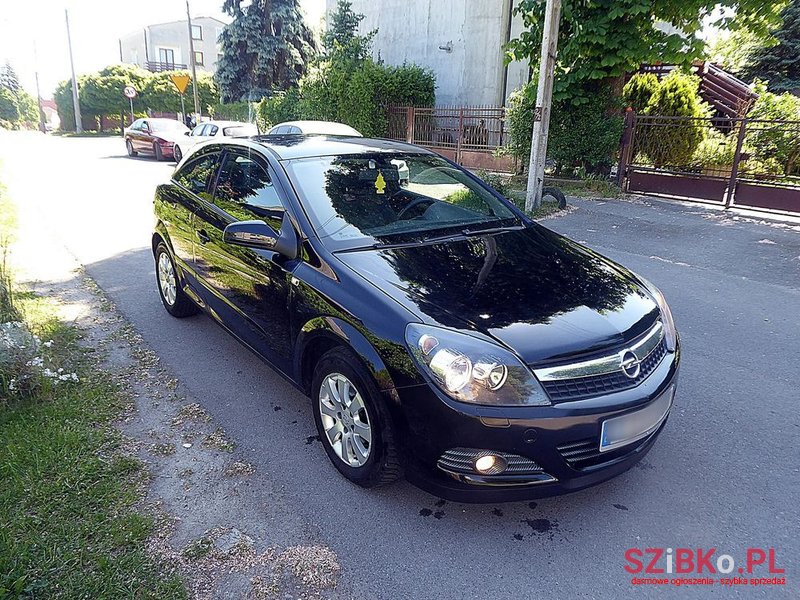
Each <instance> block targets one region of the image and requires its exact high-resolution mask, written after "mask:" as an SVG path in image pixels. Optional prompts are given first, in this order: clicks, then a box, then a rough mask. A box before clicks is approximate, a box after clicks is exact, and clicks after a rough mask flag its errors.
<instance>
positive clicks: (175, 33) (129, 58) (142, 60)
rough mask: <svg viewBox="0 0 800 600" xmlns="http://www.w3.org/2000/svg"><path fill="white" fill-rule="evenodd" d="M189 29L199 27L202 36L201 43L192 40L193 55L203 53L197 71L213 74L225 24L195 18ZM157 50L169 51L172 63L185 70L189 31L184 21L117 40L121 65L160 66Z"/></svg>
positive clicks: (208, 19) (151, 28)
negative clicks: (170, 50)
mask: <svg viewBox="0 0 800 600" xmlns="http://www.w3.org/2000/svg"><path fill="white" fill-rule="evenodd" d="M192 25H199V26H200V27H201V28H202V36H203V39H202V40H194V49H195V51H196V52H202V53H203V64H202V65H201V64H197V68H198V69H200V70H204V71H210V72H214V71H215V70H216V63H217V57H218V54H219V44H218V43H217V38H218V36H219V34H220V33H222V28H223V27H224V24H223V23H222V22H220V21H217V20H216V19H213V18H210V17H197V18H194V19H192ZM145 38H146V39H147V45H146V46H145ZM159 48H169V49H172V51H173V53H174V58H175V63H176V64H184V65H187V66H188V65H189V64H190V62H189V28H188V25H187V23H186V21H173V22H171V23H159V24H157V25H150V26H148V27H146V28H145V29H142V30H139V31H136V32H133V33H130V34H128V35H126V36H124V37H122V38H120V49H121V60H122V62H124V63H130V64H136V65H139V66H141V67H145V66H146V62H147V61H150V62H160V58H159Z"/></svg>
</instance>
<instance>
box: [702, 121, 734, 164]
mask: <svg viewBox="0 0 800 600" xmlns="http://www.w3.org/2000/svg"><path fill="white" fill-rule="evenodd" d="M736 142H737V134H736V132H734V133H732V134H728V135H725V134H723V133H721V132H720V131H718V130H716V129H711V130H709V132H708V135H707V136H706V137H705V139H704V140H703V141H702V142H700V144H699V145H698V146H697V149H696V150H695V151H694V154H693V155H692V161H691V162H692V166H693V167H695V168H699V169H709V170H713V171H730V169H731V168H732V167H733V158H734V156H735V154H736Z"/></svg>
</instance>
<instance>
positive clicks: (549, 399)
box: [152, 135, 680, 502]
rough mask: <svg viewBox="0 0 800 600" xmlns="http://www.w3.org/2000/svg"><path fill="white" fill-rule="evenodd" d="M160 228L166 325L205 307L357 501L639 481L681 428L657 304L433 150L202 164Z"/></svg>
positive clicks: (172, 188)
mask: <svg viewBox="0 0 800 600" xmlns="http://www.w3.org/2000/svg"><path fill="white" fill-rule="evenodd" d="M401 170H402V172H403V173H402V175H401ZM155 213H156V217H157V218H156V221H157V224H156V227H155V232H154V234H153V238H152V247H153V253H154V256H155V263H156V276H157V283H158V290H159V292H160V294H161V299H162V301H163V304H164V307H165V308H166V309H167V311H169V313H170V314H172V315H174V316H176V317H185V316H188V315H190V314H193V313H195V312H196V311H197V310H198V309H203V310H204V311H205V312H207V313H208V314H209V315H210V316H211V317H212V318H213V319H215V320H217V321H218V322H219V323H220V324H222V325H223V326H224V327H225V329H227V330H228V331H229V332H230V333H232V334H233V335H234V336H235V337H236V338H238V339H239V340H240V341H241V342H242V343H244V344H245V345H246V346H247V347H249V348H250V349H251V350H253V351H254V352H255V353H256V354H258V355H259V356H260V357H262V358H263V359H264V360H265V361H266V362H267V363H269V364H270V365H271V366H272V367H273V368H274V369H275V370H276V371H278V372H279V373H280V374H281V375H283V376H284V377H286V378H287V379H288V380H289V381H291V382H292V383H293V384H294V385H295V386H296V387H297V388H298V389H300V390H301V391H302V392H303V393H305V394H307V395H309V396H310V397H311V399H312V402H313V412H314V418H315V421H316V427H317V429H318V431H319V437H320V439H321V441H322V444H323V446H324V448H325V451H326V452H327V454H328V456H329V458H330V460H331V462H332V463H333V465H334V466H335V467H336V468H337V469H338V470H339V472H340V473H341V474H342V475H344V476H345V477H346V478H347V479H349V480H350V481H352V482H354V483H356V484H358V485H361V486H364V487H371V486H375V485H378V484H383V483H387V482H389V481H392V480H394V479H396V478H398V477H400V476H401V475H402V474H405V475H406V476H407V477H408V479H409V480H410V481H412V482H413V483H415V484H417V485H418V486H420V487H422V488H423V489H426V490H428V491H430V492H432V493H434V494H437V495H439V496H441V497H444V498H449V499H453V500H463V501H477V502H481V501H502V500H520V499H526V498H532V497H537V496H545V495H552V494H560V493H565V492H569V491H574V490H577V489H580V488H584V487H586V486H590V485H593V484H596V483H598V482H601V481H604V480H606V479H608V478H610V477H613V476H614V475H617V474H619V473H622V472H623V471H625V470H627V469H629V468H630V467H631V466H632V465H633V464H634V463H636V462H637V461H638V460H639V459H640V458H641V457H642V456H643V455H644V454H645V453H646V452H647V451H648V450H649V449H650V448H651V446H652V445H653V443H654V441H655V439H656V437H657V436H658V434H659V433H660V432H661V430H662V429H663V427H664V424H665V422H666V420H667V417H668V415H669V412H670V408H671V406H672V401H673V397H674V394H675V386H676V380H677V374H678V363H679V358H680V350H679V340H678V334H677V332H676V330H675V324H674V322H673V319H672V315H671V313H670V310H669V307H668V306H667V304H666V302H665V301H664V297H663V295H662V294H661V292H659V291H658V289H656V288H655V287H654V286H653V285H652V284H650V283H648V282H647V281H646V280H644V279H643V278H642V277H639V276H638V275H636V274H634V273H632V272H631V271H629V270H627V269H625V268H624V267H622V266H620V265H618V264H616V263H614V262H612V261H610V260H608V259H606V258H604V257H602V256H600V255H599V254H597V253H595V252H593V251H591V250H589V249H587V248H585V247H583V246H581V245H579V244H577V243H575V242H572V241H570V240H568V239H566V238H564V237H562V236H560V235H558V234H556V233H554V232H552V231H550V230H548V229H546V228H545V227H543V226H541V225H539V224H537V223H535V222H533V221H532V220H531V219H530V218H528V217H527V216H526V215H525V214H523V213H522V212H521V211H520V210H518V209H517V208H516V207H515V206H514V205H513V204H512V203H510V202H509V201H508V200H506V199H505V198H503V197H502V196H500V195H499V194H498V193H497V192H495V191H494V190H493V189H491V188H490V187H488V186H487V185H486V184H484V183H483V182H482V181H481V180H480V179H478V178H477V177H475V176H474V175H473V174H472V173H470V172H468V171H466V170H464V169H462V168H461V167H459V166H458V165H456V164H454V163H452V162H450V161H448V160H446V159H444V158H442V157H440V156H439V155H437V154H434V153H432V152H430V151H428V150H426V149H424V148H420V147H417V146H413V145H409V144H404V143H399V142H392V141H387V140H373V139H365V138H355V137H334V136H299V135H294V136H264V137H260V138H259V137H255V138H251V139H235V140H230V141H224V142H219V143H210V144H201V145H199V146H198V147H195V148H194V149H193V150H192V152H191V153H190V154H189V155H188V156H187V157H185V158H184V159H183V161H182V162H181V163H180V164H179V165H178V168H177V169H176V171H175V173H174V175H173V177H172V180H171V181H170V182H169V183H167V184H164V185H161V186H159V187H158V189H157V192H156V196H155Z"/></svg>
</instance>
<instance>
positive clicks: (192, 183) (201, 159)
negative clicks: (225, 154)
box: [173, 152, 219, 194]
mask: <svg viewBox="0 0 800 600" xmlns="http://www.w3.org/2000/svg"><path fill="white" fill-rule="evenodd" d="M217 158H219V152H211V153H208V154H204V155H203V156H198V157H197V158H195V159H192V160H190V161H189V162H187V163H186V164H185V165H183V167H181V168H180V170H179V171H177V172H176V173H175V175H174V176H173V179H174V180H175V182H176V183H178V184H180V185H182V186H183V187H185V188H186V189H187V190H189V191H190V192H194V193H195V194H201V193H203V192H205V191H206V189H207V188H208V181H209V178H210V177H211V175H212V174H213V173H214V167H215V166H216V164H217Z"/></svg>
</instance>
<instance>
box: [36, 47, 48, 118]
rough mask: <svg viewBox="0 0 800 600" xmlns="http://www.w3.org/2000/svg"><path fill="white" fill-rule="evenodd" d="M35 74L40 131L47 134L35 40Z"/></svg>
mask: <svg viewBox="0 0 800 600" xmlns="http://www.w3.org/2000/svg"><path fill="white" fill-rule="evenodd" d="M33 74H34V75H35V76H36V106H37V107H38V108H39V131H41V132H42V133H47V128H46V127H45V118H44V110H42V92H41V90H40V89H39V58H38V53H37V52H36V40H33Z"/></svg>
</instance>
